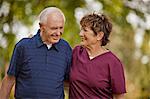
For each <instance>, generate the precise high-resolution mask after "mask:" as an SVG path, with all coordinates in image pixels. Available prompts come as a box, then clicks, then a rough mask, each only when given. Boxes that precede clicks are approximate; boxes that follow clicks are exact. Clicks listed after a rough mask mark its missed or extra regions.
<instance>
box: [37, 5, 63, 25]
mask: <svg viewBox="0 0 150 99" xmlns="http://www.w3.org/2000/svg"><path fill="white" fill-rule="evenodd" d="M54 12H59V13H60V14H61V15H62V16H63V18H64V22H65V16H64V14H63V12H62V11H61V10H60V9H59V8H56V7H48V8H45V9H44V10H42V11H41V13H40V15H39V21H40V23H46V22H47V18H48V15H49V14H51V13H54Z"/></svg>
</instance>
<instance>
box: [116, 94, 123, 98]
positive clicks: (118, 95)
mask: <svg viewBox="0 0 150 99" xmlns="http://www.w3.org/2000/svg"><path fill="white" fill-rule="evenodd" d="M113 98H114V99H124V94H114V95H113Z"/></svg>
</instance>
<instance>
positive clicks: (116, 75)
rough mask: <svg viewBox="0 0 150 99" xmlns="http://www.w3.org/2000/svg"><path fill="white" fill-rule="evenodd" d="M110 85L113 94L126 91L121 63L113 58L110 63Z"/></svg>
mask: <svg viewBox="0 0 150 99" xmlns="http://www.w3.org/2000/svg"><path fill="white" fill-rule="evenodd" d="M110 65H111V66H110V76H111V87H112V92H113V94H122V93H126V86H125V76H124V69H123V65H122V63H121V62H120V60H119V59H117V58H116V59H114V60H113V61H112V63H111V64H110Z"/></svg>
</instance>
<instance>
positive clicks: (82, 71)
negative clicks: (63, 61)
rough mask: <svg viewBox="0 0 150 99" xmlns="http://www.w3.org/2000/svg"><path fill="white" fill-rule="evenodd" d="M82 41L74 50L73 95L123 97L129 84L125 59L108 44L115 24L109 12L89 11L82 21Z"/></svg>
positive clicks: (73, 98)
mask: <svg viewBox="0 0 150 99" xmlns="http://www.w3.org/2000/svg"><path fill="white" fill-rule="evenodd" d="M80 24H81V31H80V34H79V35H80V37H81V45H79V46H76V47H75V48H74V50H73V60H72V67H71V71H70V89H69V98H70V99H113V98H115V99H123V97H124V95H123V94H124V93H126V88H125V77H124V70H123V65H122V63H121V61H120V60H119V59H118V58H117V57H116V56H115V55H114V54H113V53H112V52H111V51H110V50H108V49H106V48H104V46H105V45H106V44H107V43H108V42H109V39H108V38H109V35H110V32H111V30H112V24H111V23H110V22H109V20H108V19H107V18H106V16H105V15H99V14H89V15H86V16H84V17H83V18H82V19H81V21H80Z"/></svg>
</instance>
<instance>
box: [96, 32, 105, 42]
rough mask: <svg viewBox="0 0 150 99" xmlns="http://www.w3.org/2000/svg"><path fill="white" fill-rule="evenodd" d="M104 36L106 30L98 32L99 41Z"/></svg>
mask: <svg viewBox="0 0 150 99" xmlns="http://www.w3.org/2000/svg"><path fill="white" fill-rule="evenodd" d="M103 36H104V32H99V33H98V34H97V40H98V41H99V40H101V39H102V38H103Z"/></svg>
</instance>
